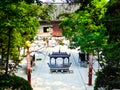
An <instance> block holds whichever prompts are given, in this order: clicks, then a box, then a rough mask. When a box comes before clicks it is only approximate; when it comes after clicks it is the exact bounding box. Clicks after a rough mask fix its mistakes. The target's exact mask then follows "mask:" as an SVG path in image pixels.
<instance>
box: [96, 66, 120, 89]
mask: <svg viewBox="0 0 120 90" xmlns="http://www.w3.org/2000/svg"><path fill="white" fill-rule="evenodd" d="M119 71H120V68H119V67H118V68H117V67H111V66H106V67H105V68H104V69H103V70H101V71H99V72H98V73H97V78H96V81H95V87H94V90H99V89H98V88H104V89H105V90H112V89H116V88H117V89H120V72H119Z"/></svg>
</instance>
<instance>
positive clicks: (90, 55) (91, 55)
mask: <svg viewBox="0 0 120 90" xmlns="http://www.w3.org/2000/svg"><path fill="white" fill-rule="evenodd" d="M92 62H93V54H92V53H91V54H89V72H88V85H90V86H91V85H92V68H93V65H92Z"/></svg>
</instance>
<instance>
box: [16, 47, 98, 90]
mask: <svg viewBox="0 0 120 90" xmlns="http://www.w3.org/2000/svg"><path fill="white" fill-rule="evenodd" d="M59 49H60V50H61V51H63V52H64V51H65V52H67V53H70V54H71V56H70V62H71V63H72V64H71V67H70V70H71V72H70V73H61V72H58V73H55V72H54V73H50V70H49V67H48V64H47V63H48V62H49V56H48V54H49V53H52V52H53V51H54V52H55V51H59ZM35 57H36V66H35V67H34V68H33V71H32V73H31V84H32V87H33V90H93V87H94V80H95V77H96V76H95V72H94V71H96V70H97V62H96V61H94V62H95V63H94V64H93V68H94V70H93V76H92V84H93V85H92V86H88V66H87V67H81V66H80V63H79V58H78V51H77V50H71V49H68V48H67V46H60V45H57V46H55V47H44V49H42V51H41V52H40V51H39V52H35ZM39 58H41V59H42V60H37V59H39ZM60 60H61V58H58V59H57V61H58V62H59V61H60ZM26 63H27V62H26V58H24V59H23V61H22V62H21V65H22V68H21V69H19V70H18V73H16V75H18V76H21V77H23V78H25V79H26V80H27V74H26V73H25V67H26Z"/></svg>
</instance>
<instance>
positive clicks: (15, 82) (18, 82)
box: [0, 74, 33, 90]
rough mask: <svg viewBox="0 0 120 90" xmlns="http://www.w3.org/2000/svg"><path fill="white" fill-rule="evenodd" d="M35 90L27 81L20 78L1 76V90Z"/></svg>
mask: <svg viewBox="0 0 120 90" xmlns="http://www.w3.org/2000/svg"><path fill="white" fill-rule="evenodd" d="M6 89H8V90H33V89H32V87H31V85H30V84H29V82H28V81H27V80H25V79H24V78H21V77H18V76H15V75H13V76H11V75H5V74H4V75H0V90H6Z"/></svg>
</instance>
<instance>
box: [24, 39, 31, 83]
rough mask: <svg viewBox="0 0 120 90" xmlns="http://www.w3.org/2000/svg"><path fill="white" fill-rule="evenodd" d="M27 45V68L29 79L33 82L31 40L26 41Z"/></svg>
mask: <svg viewBox="0 0 120 90" xmlns="http://www.w3.org/2000/svg"><path fill="white" fill-rule="evenodd" d="M25 46H26V47H27V68H26V72H27V79H28V81H29V83H30V84H31V61H30V51H29V47H30V42H29V41H27V42H26V43H25Z"/></svg>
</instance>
